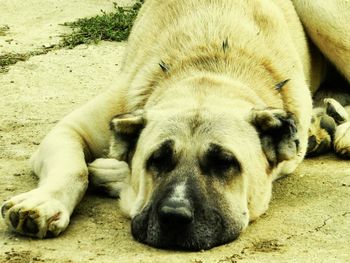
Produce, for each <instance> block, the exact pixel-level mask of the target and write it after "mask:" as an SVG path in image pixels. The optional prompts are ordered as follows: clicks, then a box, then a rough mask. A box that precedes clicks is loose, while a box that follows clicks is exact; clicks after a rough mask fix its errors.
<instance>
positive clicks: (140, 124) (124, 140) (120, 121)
mask: <svg viewBox="0 0 350 263" xmlns="http://www.w3.org/2000/svg"><path fill="white" fill-rule="evenodd" d="M145 124H146V121H145V118H144V111H143V110H136V111H134V112H130V113H124V114H119V115H116V116H114V117H113V118H112V120H111V122H110V129H111V131H112V132H113V137H112V141H111V145H110V148H109V157H111V158H115V159H117V160H119V161H126V162H128V161H130V154H132V153H133V151H134V148H135V146H136V142H137V140H138V137H139V135H140V133H141V130H142V129H143V128H144V126H145Z"/></svg>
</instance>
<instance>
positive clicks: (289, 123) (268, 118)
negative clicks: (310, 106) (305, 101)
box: [251, 108, 299, 166]
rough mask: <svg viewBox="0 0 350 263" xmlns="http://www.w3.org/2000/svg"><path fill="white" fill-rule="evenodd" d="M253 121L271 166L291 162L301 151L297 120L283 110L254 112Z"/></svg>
mask: <svg viewBox="0 0 350 263" xmlns="http://www.w3.org/2000/svg"><path fill="white" fill-rule="evenodd" d="M251 121H252V123H253V124H254V125H255V127H256V128H257V131H258V133H259V136H260V141H261V146H262V149H263V151H264V153H265V156H266V158H267V160H268V162H269V164H270V165H271V166H276V165H277V164H278V163H280V162H282V161H286V160H290V159H292V158H293V157H295V156H296V155H297V153H298V151H299V139H298V136H297V127H296V122H295V118H294V116H293V115H292V114H291V113H288V112H286V111H284V110H282V109H273V108H266V109H261V110H256V109H254V110H252V115H251Z"/></svg>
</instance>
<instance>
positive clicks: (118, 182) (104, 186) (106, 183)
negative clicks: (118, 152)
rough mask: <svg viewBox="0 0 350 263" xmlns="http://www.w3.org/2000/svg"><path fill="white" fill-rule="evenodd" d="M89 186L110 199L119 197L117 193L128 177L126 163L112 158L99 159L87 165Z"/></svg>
mask: <svg viewBox="0 0 350 263" xmlns="http://www.w3.org/2000/svg"><path fill="white" fill-rule="evenodd" d="M88 168H89V179H90V183H91V186H92V187H93V188H94V189H96V190H98V191H101V192H103V193H106V194H107V195H109V196H111V197H119V193H120V191H121V189H122V188H123V186H124V185H125V180H127V178H128V176H129V175H130V169H129V165H128V164H127V163H126V162H123V161H118V160H116V159H112V158H99V159H96V160H95V161H93V162H92V163H90V164H88Z"/></svg>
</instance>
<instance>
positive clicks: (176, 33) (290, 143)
mask: <svg viewBox="0 0 350 263" xmlns="http://www.w3.org/2000/svg"><path fill="white" fill-rule="evenodd" d="M349 12H350V3H348V2H345V1H340V0H333V1H306V0H305V1H302V0H294V1H286V0H273V1H271V0H247V1H233V0H221V1H216V0H203V1H199V0H168V1H164V0H146V2H145V4H144V6H143V7H142V9H141V10H140V13H139V15H138V18H137V20H136V22H135V25H134V27H133V30H132V33H131V35H130V37H129V44H128V47H127V52H126V55H125V58H124V62H123V65H122V68H121V72H120V79H119V82H118V83H116V84H115V87H114V88H113V89H111V90H108V91H106V92H104V93H103V94H101V95H99V96H98V97H97V98H95V99H94V100H92V101H91V102H89V103H88V104H87V105H85V106H83V107H81V108H80V109H78V110H76V111H74V112H73V113H71V114H70V115H68V116H67V117H65V118H64V119H63V120H62V121H61V122H60V123H59V124H58V125H57V126H56V127H55V128H54V129H53V130H52V131H51V132H50V133H49V134H48V135H47V137H46V138H45V139H44V141H43V142H42V143H41V145H40V147H39V149H38V151H37V152H36V153H35V154H34V155H33V157H32V159H31V163H32V167H33V170H34V172H35V173H36V174H37V175H38V176H39V178H40V182H39V186H38V188H36V189H34V190H32V191H30V192H27V193H24V194H21V195H18V196H15V197H13V198H12V199H10V200H8V201H7V202H6V203H5V204H4V206H3V207H2V215H3V217H4V218H5V221H6V223H7V225H8V226H9V227H10V228H12V229H13V230H15V231H17V232H19V233H22V234H26V235H31V236H36V237H39V238H43V237H45V236H47V235H48V233H49V232H51V233H53V234H54V235H58V234H60V233H61V232H62V231H64V230H65V229H66V227H67V226H68V223H69V217H70V215H71V214H72V212H73V210H74V208H75V206H76V205H77V203H78V202H79V201H80V200H81V198H82V196H83V195H84V193H85V190H86V189H87V186H88V179H89V175H88V167H87V162H92V164H91V165H90V181H91V183H92V184H94V185H95V186H96V187H98V188H102V189H104V190H105V191H106V192H107V193H108V194H110V195H112V196H118V195H120V206H121V209H122V210H123V211H124V212H125V214H127V215H128V216H130V217H131V218H132V232H133V235H134V237H135V238H136V239H137V240H139V241H141V242H144V243H147V244H150V245H152V246H156V247H165V248H168V247H171V248H179V249H191V250H199V249H208V248H210V247H213V246H216V245H220V244H222V243H226V242H229V241H231V240H233V239H235V238H236V237H237V236H238V235H239V234H240V232H242V231H243V230H244V229H245V228H246V227H247V225H248V222H249V221H252V220H255V219H256V218H258V217H259V216H260V215H261V214H263V213H264V212H265V211H266V209H267V208H268V203H269V201H270V196H271V187H272V181H273V180H274V179H275V178H277V177H278V176H281V175H283V174H289V173H292V172H293V171H294V170H295V168H296V167H297V165H298V164H299V163H300V162H301V161H302V160H303V158H304V156H305V153H306V151H307V143H308V137H311V135H312V134H310V131H309V128H310V124H311V118H312V98H311V97H312V94H313V93H315V91H316V90H317V89H318V87H319V86H320V83H321V82H322V80H323V79H324V77H325V74H326V62H325V59H324V58H323V56H322V55H321V53H320V52H319V50H318V48H319V49H320V50H321V51H322V52H323V54H324V55H325V56H326V57H327V58H328V59H330V60H331V61H332V62H333V63H334V64H335V66H336V67H337V68H338V69H339V70H340V71H341V72H342V74H343V75H344V76H345V77H346V78H347V79H348V80H349V79H350V66H349V61H350V42H349V39H350V26H349V25H350V24H349V23H348V18H349V17H350V13H349ZM335 16H336V18H335ZM299 19H300V20H301V21H302V22H303V24H304V26H305V28H306V31H307V32H308V36H309V37H310V38H311V39H312V40H313V42H314V44H315V45H316V46H317V47H318V48H316V47H315V46H314V44H313V43H310V42H308V37H307V36H306V34H305V32H304V29H303V25H302V24H301V22H300V20H299ZM332 105H333V104H332ZM338 108H339V107H338ZM319 116H321V115H317V116H316V118H318V117H319ZM111 120H112V121H111ZM347 121H348V120H344V123H343V124H339V125H340V126H341V125H343V126H341V128H339V129H337V130H336V131H335V134H334V135H332V136H329V135H328V134H326V135H325V137H327V136H328V137H327V138H328V139H329V140H331V138H334V142H335V148H336V149H337V147H338V148H339V147H340V149H338V150H337V151H338V152H345V154H344V155H346V154H348V153H349V152H350V148H349V146H350V132H349V127H348V126H349V123H348V122H347ZM313 123H315V124H314V125H316V126H315V127H316V128H315V127H313V128H312V129H310V130H311V133H315V134H317V136H318V137H320V136H323V135H320V134H323V133H321V132H319V130H320V129H322V127H321V126H320V123H321V122H320V121H318V122H317V121H316V122H313ZM340 126H339V127H340ZM334 129H335V128H334ZM111 131H112V132H111ZM111 133H112V135H111ZM337 134H338V135H337ZM318 137H317V140H318V141H317V142H316V143H318V142H319V141H320V140H319V138H318ZM315 141H316V137H315ZM109 145H110V147H109ZM329 145H330V143H329ZM316 146H317V145H314V147H316ZM314 147H313V148H312V150H315V149H316V148H314ZM109 148H110V152H109V154H108V156H107V152H108V149H109ZM106 157H108V158H109V159H98V158H106ZM95 159H98V160H96V161H94V160H95ZM93 161H94V162H93ZM125 162H127V163H128V164H129V166H130V168H131V172H130V171H129V167H128V166H127V165H126V164H125ZM28 211H29V213H28ZM174 226H176V229H179V231H175V232H174V231H173V230H172V229H173V228H174Z"/></svg>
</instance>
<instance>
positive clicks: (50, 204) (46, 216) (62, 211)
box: [1, 189, 69, 238]
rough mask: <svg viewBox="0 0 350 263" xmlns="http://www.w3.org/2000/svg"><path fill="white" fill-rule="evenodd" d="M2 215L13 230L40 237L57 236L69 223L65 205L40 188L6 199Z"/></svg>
mask: <svg viewBox="0 0 350 263" xmlns="http://www.w3.org/2000/svg"><path fill="white" fill-rule="evenodd" d="M1 215H2V217H3V218H4V219H5V222H6V224H7V226H8V227H9V228H10V229H12V230H13V231H15V232H17V233H20V234H23V235H27V236H34V237H38V238H44V237H47V236H52V235H53V236H57V235H59V234H60V233H61V232H63V231H64V230H65V229H66V228H67V226H68V224H69V212H68V210H67V209H66V208H65V206H64V205H63V204H62V203H61V202H60V201H58V200H57V199H54V198H52V197H51V196H50V195H49V194H47V193H44V192H42V191H41V190H40V189H34V190H32V191H30V192H27V193H23V194H20V195H17V196H15V197H13V198H11V199H10V200H8V201H6V202H5V203H4V204H3V206H2V207H1Z"/></svg>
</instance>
